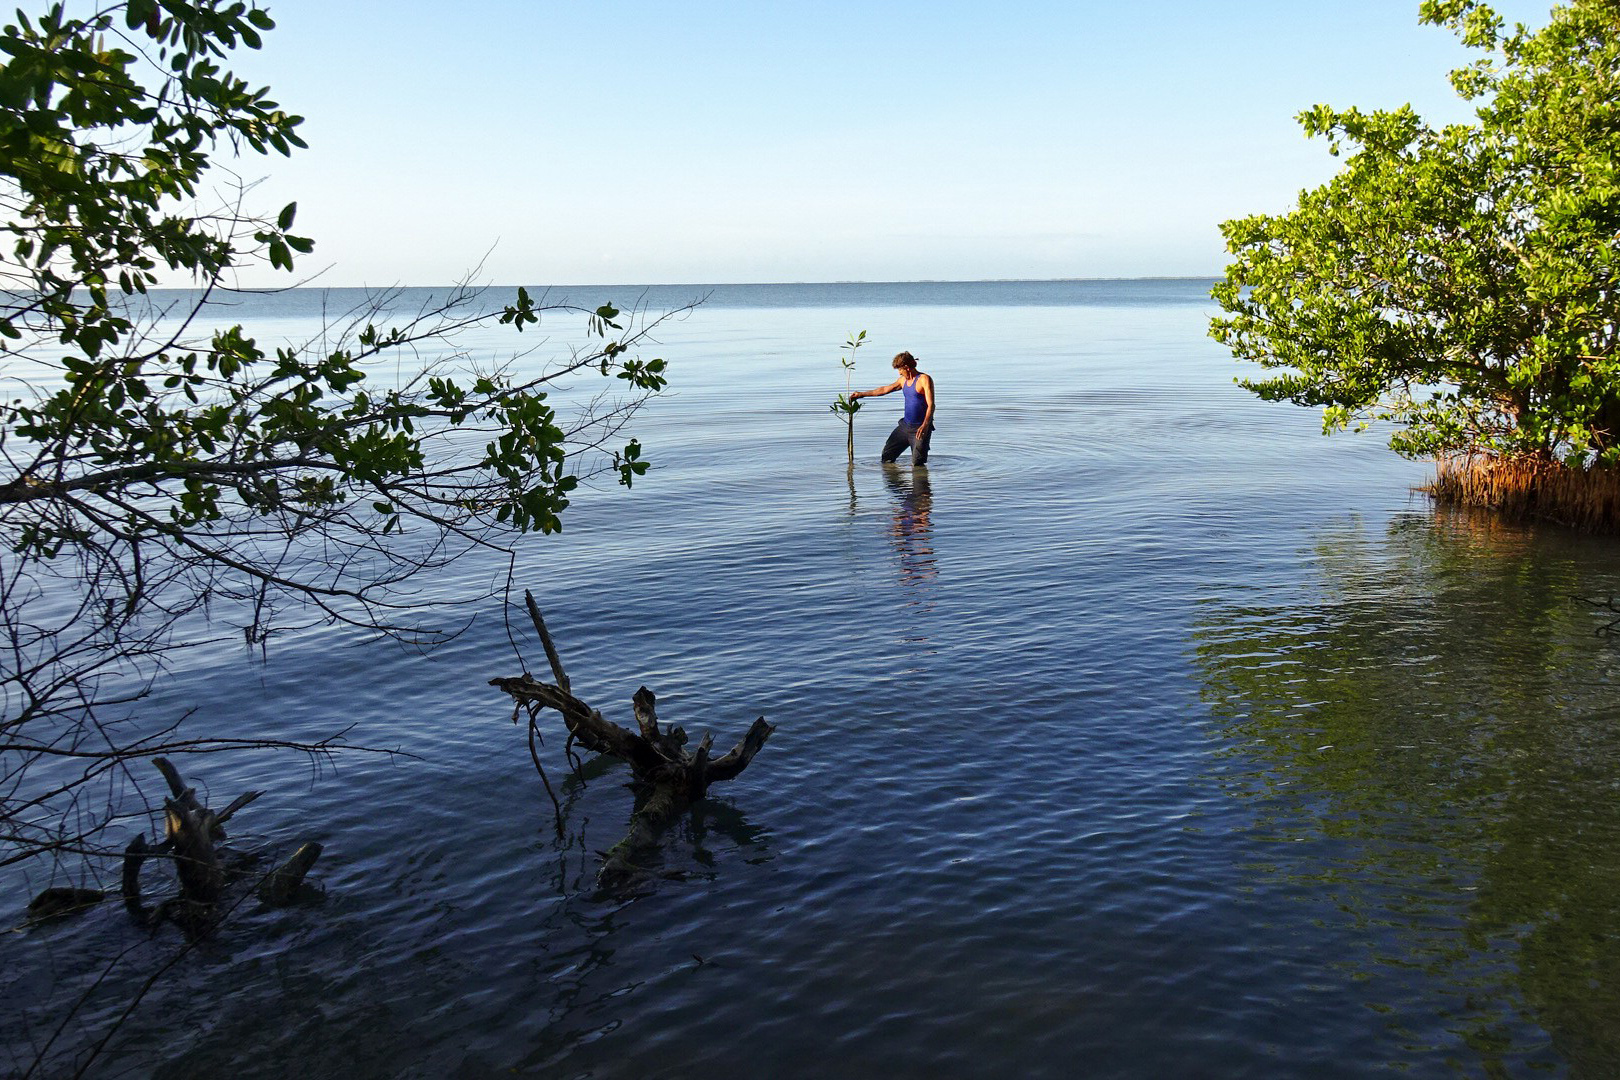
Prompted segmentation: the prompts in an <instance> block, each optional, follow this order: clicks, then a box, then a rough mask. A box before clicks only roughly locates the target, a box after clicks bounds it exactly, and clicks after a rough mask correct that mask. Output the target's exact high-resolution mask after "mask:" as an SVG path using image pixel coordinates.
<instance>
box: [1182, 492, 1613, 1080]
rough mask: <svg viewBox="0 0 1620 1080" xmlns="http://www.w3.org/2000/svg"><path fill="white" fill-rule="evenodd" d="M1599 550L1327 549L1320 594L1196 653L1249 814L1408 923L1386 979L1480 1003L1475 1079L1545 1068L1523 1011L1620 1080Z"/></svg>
mask: <svg viewBox="0 0 1620 1080" xmlns="http://www.w3.org/2000/svg"><path fill="white" fill-rule="evenodd" d="M1588 543H1590V544H1593V545H1595V544H1596V543H1597V542H1595V541H1592V542H1588V541H1583V540H1576V539H1572V538H1568V537H1561V536H1553V535H1546V534H1541V535H1538V534H1535V533H1531V532H1526V531H1522V530H1515V529H1506V528H1503V527H1501V526H1498V525H1495V524H1494V523H1492V522H1490V521H1488V520H1481V519H1477V518H1471V517H1467V516H1441V517H1438V518H1434V519H1429V518H1404V519H1400V520H1398V521H1397V522H1396V523H1395V524H1393V525H1392V526H1391V528H1390V530H1389V532H1388V535H1387V536H1386V537H1385V539H1384V542H1383V543H1381V544H1380V543H1375V542H1372V541H1370V540H1369V539H1367V538H1366V537H1365V536H1364V535H1363V534H1362V533H1361V532H1359V530H1350V531H1347V532H1345V533H1342V534H1330V535H1325V536H1324V537H1323V538H1322V539H1321V541H1320V542H1319V543H1318V545H1317V549H1316V552H1315V563H1316V565H1317V567H1318V568H1319V571H1320V573H1321V576H1322V580H1321V583H1320V586H1319V587H1318V588H1317V589H1316V590H1314V591H1313V592H1311V593H1310V594H1309V595H1305V596H1302V597H1301V598H1300V599H1299V601H1298V602H1296V603H1266V604H1255V605H1250V606H1238V605H1234V604H1229V603H1228V604H1223V605H1222V606H1220V607H1218V608H1214V609H1212V610H1211V611H1210V612H1209V614H1208V615H1207V617H1205V618H1204V619H1202V620H1201V621H1200V625H1199V627H1198V628H1197V630H1196V631H1195V638H1196V657H1197V662H1198V664H1199V666H1200V668H1201V669H1202V673H1203V677H1204V682H1205V691H1204V693H1205V698H1206V700H1207V701H1208V702H1209V704H1210V706H1211V708H1212V710H1213V712H1214V713H1215V715H1216V716H1217V717H1220V718H1222V719H1224V721H1225V722H1226V723H1225V733H1226V734H1227V735H1229V736H1231V737H1233V738H1234V739H1235V740H1236V741H1235V747H1236V751H1235V752H1236V755H1237V757H1238V759H1239V760H1240V761H1242V762H1244V763H1246V764H1247V765H1248V768H1247V769H1244V768H1242V767H1241V766H1240V767H1239V772H1246V773H1247V776H1246V777H1245V779H1244V781H1243V782H1241V783H1240V784H1239V785H1238V789H1237V792H1236V793H1237V794H1241V795H1244V796H1248V797H1251V798H1253V799H1254V801H1255V806H1256V807H1257V809H1258V814H1259V817H1260V826H1259V827H1260V829H1261V830H1262V831H1263V832H1266V833H1274V834H1276V835H1279V836H1280V835H1282V834H1283V833H1284V832H1285V831H1286V832H1287V833H1288V834H1290V835H1307V836H1315V837H1319V838H1321V839H1322V841H1323V845H1322V848H1321V849H1322V850H1331V851H1332V852H1333V853H1334V854H1333V856H1329V857H1325V858H1322V859H1320V860H1313V859H1310V858H1309V857H1307V862H1306V863H1305V864H1300V863H1295V864H1293V866H1294V867H1295V868H1296V869H1297V873H1298V874H1299V875H1300V876H1301V877H1303V878H1308V879H1309V880H1310V881H1312V882H1314V883H1319V884H1320V885H1321V886H1322V887H1326V888H1328V889H1331V890H1332V891H1333V892H1334V894H1335V898H1336V899H1337V900H1338V902H1339V903H1340V904H1341V905H1343V906H1344V907H1345V908H1346V909H1347V910H1348V911H1349V912H1350V913H1351V915H1352V916H1353V917H1355V918H1357V919H1359V920H1368V921H1371V922H1374V923H1380V922H1384V923H1387V922H1388V921H1389V920H1390V918H1391V915H1393V916H1394V923H1395V925H1396V926H1397V927H1398V928H1399V933H1400V936H1401V939H1402V947H1403V949H1405V950H1406V955H1404V956H1400V957H1392V958H1386V959H1387V960H1388V962H1391V963H1395V964H1400V965H1418V966H1421V967H1423V968H1424V969H1425V970H1427V971H1428V972H1429V973H1430V975H1431V976H1435V977H1438V978H1440V979H1441V981H1442V984H1443V986H1444V987H1445V989H1446V990H1447V991H1449V992H1452V993H1455V994H1456V995H1457V996H1459V997H1460V998H1462V1000H1463V1001H1464V1002H1466V1004H1465V1006H1464V1007H1463V1010H1462V1011H1463V1013H1464V1015H1461V1016H1457V1017H1454V1018H1453V1019H1454V1020H1455V1022H1456V1023H1457V1024H1458V1030H1459V1033H1460V1034H1463V1035H1464V1037H1465V1038H1467V1040H1468V1042H1469V1044H1470V1045H1471V1046H1473V1047H1474V1048H1475V1050H1476V1051H1478V1052H1479V1053H1480V1054H1481V1056H1482V1058H1483V1060H1484V1061H1485V1062H1487V1063H1501V1062H1514V1061H1516V1062H1519V1063H1521V1064H1523V1063H1526V1062H1527V1061H1528V1060H1529V1058H1528V1057H1527V1055H1534V1054H1536V1053H1538V1052H1540V1053H1542V1054H1544V1053H1545V1048H1542V1047H1536V1046H1533V1045H1530V1043H1531V1042H1532V1041H1533V1040H1536V1039H1538V1038H1540V1036H1538V1035H1537V1034H1536V1033H1534V1032H1533V1031H1530V1030H1528V1029H1527V1028H1526V1027H1525V1026H1524V1023H1523V1020H1522V1019H1521V1018H1519V1017H1518V1016H1516V1015H1515V1013H1516V1012H1517V1010H1518V1008H1520V1007H1521V1005H1520V1000H1519V999H1522V1005H1523V1006H1528V1011H1529V1014H1530V1015H1529V1018H1530V1019H1531V1020H1532V1021H1533V1022H1534V1023H1535V1024H1539V1025H1540V1026H1541V1028H1542V1029H1544V1031H1545V1032H1547V1033H1550V1034H1551V1036H1552V1039H1553V1047H1554V1049H1555V1050H1556V1052H1557V1053H1558V1055H1560V1056H1561V1057H1562V1058H1563V1060H1564V1061H1565V1062H1567V1063H1568V1065H1569V1066H1570V1068H1571V1069H1572V1070H1573V1071H1574V1072H1575V1073H1576V1074H1578V1075H1616V1072H1617V1070H1620V933H1617V930H1616V928H1617V927H1620V858H1617V857H1616V855H1615V852H1616V851H1617V850H1620V849H1617V845H1616V841H1620V800H1617V799H1616V797H1615V796H1616V787H1617V785H1620V707H1617V701H1616V695H1615V684H1616V681H1617V678H1616V677H1617V675H1620V650H1616V649H1615V648H1614V647H1613V646H1612V645H1608V644H1605V643H1603V642H1601V641H1599V640H1598V639H1596V638H1595V637H1594V636H1593V634H1592V626H1591V622H1592V620H1591V616H1590V613H1589V612H1588V611H1587V610H1585V609H1583V608H1582V607H1581V606H1580V605H1578V604H1576V603H1573V602H1572V601H1571V599H1570V594H1571V593H1575V592H1580V591H1582V588H1583V586H1584V587H1586V588H1588V589H1591V588H1592V587H1593V586H1592V578H1593V576H1594V575H1595V574H1598V573H1604V572H1606V571H1605V570H1604V569H1603V567H1604V565H1605V564H1604V563H1603V562H1602V561H1600V560H1601V559H1604V558H1607V557H1609V556H1610V554H1611V553H1610V552H1608V551H1607V550H1605V549H1600V548H1598V547H1596V546H1583V545H1587V544H1588ZM1597 589H1598V591H1602V586H1601V585H1599V586H1597ZM1459 918H1460V919H1461V920H1462V924H1463V933H1462V934H1461V935H1460V937H1459V935H1457V934H1456V933H1455V932H1454V931H1452V930H1450V929H1448V927H1450V926H1451V925H1452V924H1453V923H1454V921H1455V920H1457V919H1459ZM1488 1067H1494V1065H1493V1066H1488Z"/></svg>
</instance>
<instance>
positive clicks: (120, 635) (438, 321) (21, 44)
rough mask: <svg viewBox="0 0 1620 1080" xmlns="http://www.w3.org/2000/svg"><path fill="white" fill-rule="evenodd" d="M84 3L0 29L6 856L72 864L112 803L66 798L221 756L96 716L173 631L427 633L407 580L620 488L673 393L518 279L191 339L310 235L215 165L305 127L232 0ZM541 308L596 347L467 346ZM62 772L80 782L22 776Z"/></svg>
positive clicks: (638, 339)
mask: <svg viewBox="0 0 1620 1080" xmlns="http://www.w3.org/2000/svg"><path fill="white" fill-rule="evenodd" d="M76 10H77V11H78V12H79V14H71V13H70V9H68V8H65V7H64V6H62V5H56V6H53V7H51V8H50V9H49V10H48V11H47V12H45V14H43V15H40V16H38V17H36V18H29V17H28V16H26V15H24V14H22V13H20V12H19V13H18V14H17V16H16V20H15V21H14V22H12V23H10V24H9V25H6V26H5V27H4V29H3V30H0V53H3V54H4V56H5V58H6V61H5V65H4V67H0V146H3V148H4V152H3V154H0V234H3V237H4V241H3V242H0V379H3V380H4V381H5V387H4V389H5V394H4V402H5V403H4V404H3V405H0V417H3V428H0V539H3V544H0V640H4V641H5V642H6V643H7V652H6V658H7V659H6V663H5V664H4V665H0V707H3V708H0V732H3V734H4V735H5V738H4V739H3V740H0V742H3V745H0V774H3V775H4V776H6V777H7V784H6V786H5V790H4V792H3V793H0V845H4V847H0V865H4V864H5V863H6V862H11V861H16V860H18V859H22V858H27V857H29V856H31V855H34V854H39V853H45V852H59V851H72V852H75V853H81V854H82V853H89V852H93V851H94V850H95V849H96V845H95V843H94V840H95V837H96V836H98V835H99V833H100V830H101V829H102V827H103V826H104V824H105V822H106V820H108V818H107V816H106V815H105V814H94V813H87V812H82V811H83V807H85V806H89V805H103V806H106V807H111V806H113V805H114V803H115V800H114V799H111V798H107V799H102V800H100V801H99V803H98V800H96V799H93V798H87V797H85V796H84V794H83V790H82V786H83V784H85V783H88V782H91V781H93V780H95V779H98V778H100V779H102V780H104V781H106V782H108V783H111V782H112V780H113V778H114V777H116V775H118V770H120V769H121V768H123V766H124V762H126V761H127V759H128V758H129V757H132V756H137V755H138V756H152V755H158V754H169V755H173V754H176V753H184V752H195V751H199V750H206V749H220V748H222V747H221V745H220V744H218V743H207V744H204V743H199V742H196V741H184V742H175V741H174V740H171V739H169V738H166V737H154V736H153V735H152V729H151V727H150V726H148V727H147V728H145V729H144V730H143V729H139V728H137V729H131V730H133V731H135V732H136V733H133V734H132V733H129V732H125V733H123V734H120V730H121V729H119V728H118V726H117V724H118V723H121V722H122V721H124V720H125V719H129V715H128V714H129V707H130V703H131V702H133V701H135V700H137V699H139V698H140V697H141V696H143V695H144V693H145V692H146V688H147V687H148V686H149V680H150V678H151V676H152V675H153V674H154V673H155V672H156V671H157V670H158V669H160V668H161V666H162V664H163V662H164V657H165V656H166V655H167V654H168V653H169V651H170V650H171V649H172V648H173V647H174V643H175V641H176V640H177V639H176V634H177V628H178V627H181V626H182V625H184V626H185V627H186V641H187V643H188V644H190V643H195V641H196V640H197V638H196V636H195V635H196V633H198V632H199V628H200V627H201V626H202V625H205V620H206V621H207V623H209V624H212V625H218V624H219V623H220V622H221V620H224V621H226V622H227V623H231V622H232V621H234V623H235V625H234V626H233V627H232V628H231V632H232V633H239V634H241V635H242V636H244V637H245V638H246V640H247V641H248V642H250V643H262V642H263V641H264V640H265V638H266V636H267V635H269V634H270V633H271V632H273V631H274V630H276V629H277V628H279V627H280V626H281V625H284V620H282V619H280V618H278V614H279V613H280V612H304V613H308V614H307V616H305V617H307V618H311V619H316V620H322V619H325V620H335V621H339V622H343V623H347V624H349V625H352V626H356V627H359V628H362V629H364V630H368V631H380V632H384V633H392V634H396V635H399V636H401V637H402V638H404V639H406V640H409V641H412V642H417V643H421V642H432V641H434V640H439V639H441V638H442V637H443V636H444V635H443V634H442V633H441V632H440V631H438V630H437V629H435V628H434V627H433V626H430V625H426V624H425V623H424V620H426V619H427V618H428V617H429V616H428V615H427V614H425V612H426V611H427V610H428V608H429V606H430V602H431V601H430V599H429V597H430V596H431V594H429V593H428V592H426V591H425V590H421V589H419V588H410V587H408V586H407V583H408V582H409V581H410V580H411V579H413V578H415V577H417V576H419V575H421V574H423V573H424V572H428V571H432V570H434V569H436V568H439V567H443V566H445V565H446V564H447V563H449V562H450V561H452V560H454V559H456V558H458V557H460V556H461V555H463V554H465V553H467V552H469V551H473V550H478V549H482V550H491V549H493V550H494V551H496V552H497V553H499V552H502V551H507V549H506V548H505V547H504V546H503V545H504V544H506V543H507V541H506V540H505V539H503V538H505V537H510V536H512V535H514V534H519V533H525V532H530V531H539V532H551V531H553V530H555V529H558V528H559V527H560V526H561V517H560V515H561V513H562V511H563V510H564V508H565V507H566V506H567V505H568V501H569V496H570V493H571V492H572V491H573V490H574V489H575V487H576V486H577V485H578V484H579V483H580V478H581V476H582V475H587V474H591V473H594V472H600V473H604V474H607V475H613V474H614V473H616V474H617V476H618V479H619V481H620V482H621V483H623V484H626V485H628V484H630V483H631V482H632V481H633V479H634V478H635V477H637V476H639V475H641V474H643V473H644V472H645V471H646V469H647V462H646V461H645V460H644V459H643V458H642V456H641V447H640V445H639V444H638V443H637V442H636V441H635V440H633V439H631V440H629V441H627V442H623V443H622V445H621V444H620V440H621V439H622V436H621V432H622V429H623V426H624V424H625V423H626V422H627V420H628V419H629V417H630V416H631V415H632V414H633V412H634V410H635V408H636V407H637V405H638V404H639V403H640V402H642V401H643V400H644V399H645V398H646V397H647V395H650V394H654V393H656V392H658V391H659V390H660V389H662V388H663V387H664V385H665V365H664V361H663V360H660V359H647V360H643V359H641V358H640V357H639V356H638V355H637V348H638V345H639V344H640V343H642V342H643V341H644V340H645V338H646V335H647V334H648V333H649V332H650V331H651V329H652V327H653V326H655V325H657V322H658V320H656V319H651V320H649V319H647V318H645V317H643V316H641V315H640V313H636V312H632V313H630V314H629V315H628V316H627V315H626V314H624V313H622V312H620V311H619V310H618V309H616V308H614V307H613V306H612V305H604V306H602V307H599V308H596V309H594V310H592V309H583V308H573V307H569V306H566V305H547V304H546V303H545V297H544V296H540V297H535V296H531V295H530V293H529V292H528V291H527V290H523V289H519V290H518V291H517V294H516V296H515V297H514V298H513V299H512V300H511V301H510V302H508V303H491V302H489V301H488V300H486V299H485V298H484V297H483V296H482V295H481V294H480V291H479V290H477V289H473V288H469V287H465V286H462V287H457V288H455V289H452V290H450V291H448V292H446V293H441V294H439V295H438V297H437V299H436V300H435V301H434V302H432V303H431V304H430V305H429V306H428V307H427V308H425V309H413V310H412V311H411V312H409V313H408V314H407V316H406V317H404V318H403V319H395V317H394V316H393V315H392V310H393V307H394V305H396V304H397V303H398V302H399V299H400V298H399V297H398V295H397V294H384V295H379V296H376V297H374V298H372V300H371V301H369V302H367V303H365V304H363V305H362V306H361V307H360V308H358V309H356V310H354V311H352V312H349V313H347V314H344V315H342V316H340V317H338V318H337V319H336V320H335V321H333V322H332V323H330V324H329V325H328V326H327V327H326V328H325V330H324V332H323V333H322V334H321V335H319V336H318V338H317V341H316V344H314V345H311V346H299V347H294V346H279V345H276V344H273V343H264V342H260V341H259V340H257V339H256V338H255V337H254V336H253V335H252V334H251V333H250V332H249V331H248V329H246V328H244V327H242V326H229V327H225V328H222V329H217V330H212V331H211V332H210V331H202V332H199V331H197V330H195V329H194V328H195V327H212V326H213V325H216V324H218V323H219V322H221V321H223V320H221V319H220V318H219V316H218V312H220V311H221V310H222V309H220V308H217V307H211V306H210V300H212V299H215V298H217V294H218V293H219V292H220V291H221V290H226V289H229V288H230V287H231V286H232V285H233V284H234V283H235V281H236V275H237V274H238V272H239V271H240V270H241V269H243V268H245V267H250V266H254V265H264V264H267V265H269V266H270V267H273V268H276V269H279V270H284V271H290V270H292V269H293V267H294V265H295V260H296V258H297V257H298V256H300V255H302V254H304V253H307V252H309V251H310V250H311V249H312V247H313V244H312V242H311V241H310V240H309V239H308V238H306V237H302V236H299V235H297V234H295V233H294V232H292V231H291V230H292V229H293V227H294V222H295V218H296V214H297V207H296V205H295V204H289V205H287V206H286V207H284V208H282V209H281V210H280V211H279V212H276V213H274V214H272V215H270V216H267V217H257V216H254V215H253V214H251V213H250V212H248V211H247V210H245V209H244V198H245V195H246V193H247V190H248V187H249V186H248V185H245V184H243V183H241V182H240V181H234V193H233V194H231V195H229V196H228V197H225V198H223V200H222V201H218V197H216V195H214V194H213V192H215V191H217V190H218V188H219V185H220V183H221V177H222V176H228V174H227V173H226V171H225V170H224V169H223V168H219V167H217V163H216V161H215V159H216V157H219V156H220V155H221V154H223V155H224V161H229V160H230V159H231V157H232V155H240V156H243V157H248V158H251V155H252V154H253V153H255V152H256V153H259V154H272V153H274V154H289V153H291V152H292V151H293V150H294V149H296V148H298V147H301V146H303V145H304V143H303V140H302V139H301V138H300V136H299V134H298V129H299V126H300V124H301V118H300V117H298V116H296V115H293V114H291V113H288V112H287V111H285V110H283V109H282V107H281V106H280V105H279V104H278V103H277V102H275V101H273V100H272V99H271V98H270V96H269V91H268V90H265V89H258V90H255V89H252V88H250V87H249V86H248V85H247V84H246V83H244V82H243V81H242V80H241V79H239V78H237V77H236V76H234V75H233V74H231V73H230V72H229V71H227V70H225V69H224V67H223V66H222V65H223V63H224V62H225V61H226V59H227V57H228V55H229V54H230V53H231V51H232V50H233V49H236V48H238V47H241V46H246V47H248V48H258V47H259V45H260V44H261V34H262V33H263V32H265V31H268V30H270V29H271V28H272V26H273V23H272V21H271V19H270V17H269V15H268V14H267V13H266V12H265V11H264V10H263V9H262V8H260V7H257V6H251V5H248V4H244V3H240V2H234V0H232V2H227V0H119V2H113V3H106V4H103V5H100V6H92V5H88V4H80V5H77V7H76ZM224 182H225V183H226V184H227V186H231V185H232V184H233V181H231V180H229V179H226V180H225V181H224ZM160 281H168V282H175V281H178V282H181V283H189V284H190V285H191V286H192V288H191V289H190V290H188V291H187V292H184V293H166V294H161V295H154V294H152V293H149V291H148V290H149V289H151V288H152V287H153V286H156V285H158V284H159V283H160ZM558 312H561V313H564V314H567V315H568V316H569V317H570V318H571V319H572V318H579V319H581V320H582V321H583V322H584V330H585V334H586V339H587V344H585V345H584V346H581V347H579V348H576V349H574V350H572V351H570V352H569V353H568V354H567V355H566V356H564V357H561V358H558V359H556V360H553V361H549V362H546V361H542V360H541V359H538V358H536V357H534V356H532V355H525V354H523V353H518V354H516V355H512V356H511V357H510V358H509V359H506V360H502V359H500V358H498V357H494V356H492V355H491V353H490V348H489V347H488V346H487V345H483V344H481V345H480V348H479V350H477V351H474V350H472V349H470V348H467V347H465V346H464V345H463V344H461V343H460V342H461V341H462V339H461V337H460V335H462V334H463V332H465V331H469V330H472V329H474V328H478V327H484V326H488V327H490V328H491V330H490V331H489V333H490V334H493V333H495V332H496V331H495V330H494V329H493V328H494V327H496V326H499V325H502V324H504V325H506V326H508V327H510V328H511V329H512V330H514V331H522V330H524V329H525V328H526V327H529V326H533V325H534V324H536V323H538V322H539V321H540V320H541V318H542V315H547V313H558ZM547 317H551V316H550V315H547ZM483 340H484V339H482V338H481V339H480V341H481V342H482V341H483ZM598 378H599V379H601V380H604V381H605V382H606V383H607V385H608V387H609V389H608V390H606V391H601V392H598V391H596V390H592V389H591V388H590V381H591V380H594V379H598ZM564 386H566V388H567V389H568V390H569V393H567V394H563V393H560V392H559V391H560V390H561V389H562V388H563V387H564ZM507 554H510V552H509V551H508V552H507ZM498 578H499V575H492V576H491V577H490V579H489V580H487V581H485V582H484V583H483V584H481V585H478V586H476V588H477V589H480V590H483V591H482V592H481V593H480V595H486V596H487V595H489V593H491V592H498V591H499V588H500V586H499V581H498ZM454 599H456V600H461V601H466V600H470V599H475V597H470V596H466V595H457V596H456V597H454ZM185 620H190V621H185ZM109 712H112V713H115V714H116V715H111V716H109V715H107V714H108V713H109ZM163 734H164V735H165V736H166V735H167V732H164V733H163ZM232 745H238V744H235V743H233V744H232ZM241 745H259V744H258V743H248V742H244V743H242V744H241ZM60 760H73V761H75V762H79V763H81V764H82V765H83V769H82V771H78V770H77V766H76V772H75V776H74V777H66V778H64V776H63V775H61V774H60V772H59V771H58V772H56V773H49V770H45V771H41V770H40V769H39V768H38V767H39V766H41V764H42V763H44V764H46V765H48V764H49V763H51V762H53V761H60ZM75 777H76V778H75ZM35 778H37V782H35ZM76 806H77V807H78V808H79V809H80V811H81V812H79V813H77V814H76V813H74V808H75V807H76ZM110 812H111V811H109V813H110Z"/></svg>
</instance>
